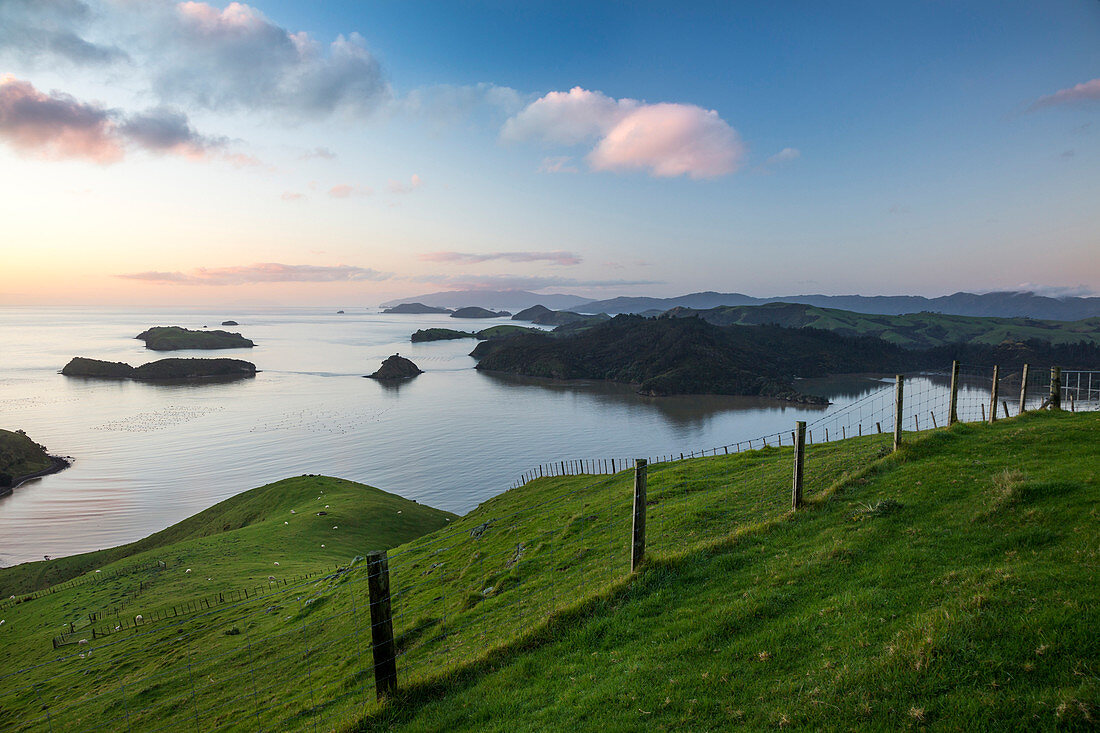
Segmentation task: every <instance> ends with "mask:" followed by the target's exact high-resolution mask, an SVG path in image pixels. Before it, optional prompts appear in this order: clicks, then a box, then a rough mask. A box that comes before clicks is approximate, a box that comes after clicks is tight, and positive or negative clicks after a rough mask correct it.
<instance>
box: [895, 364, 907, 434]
mask: <svg viewBox="0 0 1100 733" xmlns="http://www.w3.org/2000/svg"><path fill="white" fill-rule="evenodd" d="M894 379H895V382H896V386H895V387H894V450H897V449H898V448H900V447H901V409H902V404H903V403H904V401H905V398H904V394H905V377H903V376H902V375H900V374H897V375H895V376H894Z"/></svg>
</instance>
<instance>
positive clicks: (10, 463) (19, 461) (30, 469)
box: [0, 430, 51, 488]
mask: <svg viewBox="0 0 1100 733" xmlns="http://www.w3.org/2000/svg"><path fill="white" fill-rule="evenodd" d="M50 465H51V462H50V457H49V456H48V455H46V449H45V448H43V447H42V446H40V445H39V444H38V443H35V442H34V441H33V440H31V439H30V438H28V437H27V435H26V433H23V432H12V431H10V430H0V488H2V487H5V486H7V485H8V481H10V480H11V479H17V478H19V477H20V476H26V475H27V474H29V473H35V472H36V471H44V470H45V469H47V468H49V467H50ZM5 477H7V479H8V481H6V480H5Z"/></svg>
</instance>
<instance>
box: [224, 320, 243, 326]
mask: <svg viewBox="0 0 1100 733" xmlns="http://www.w3.org/2000/svg"><path fill="white" fill-rule="evenodd" d="M222 325H223V326H239V325H241V324H239V323H237V322H236V321H222Z"/></svg>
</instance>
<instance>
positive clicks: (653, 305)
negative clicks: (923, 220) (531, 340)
mask: <svg viewBox="0 0 1100 733" xmlns="http://www.w3.org/2000/svg"><path fill="white" fill-rule="evenodd" d="M777 302H782V303H802V304H805V305H814V306H818V307H820V308H836V309H840V310H847V311H854V312H856V313H874V314H881V315H903V314H906V313H920V312H923V311H929V312H933V313H945V314H949V315H956V316H997V317H1001V318H1043V319H1048V320H1054V321H1077V320H1080V319H1082V318H1092V317H1094V316H1100V298H1095V297H1093V298H1080V297H1072V298H1049V297H1046V296H1043V295H1036V294H1035V293H1031V292H1001V293H984V294H982V295H978V294H975V293H955V294H954V295H944V296H941V297H938V298H925V297H922V296H919V295H874V296H867V295H783V296H779V297H775V298H754V297H752V296H751V295H744V294H742V293H715V292H705V293H691V294H689V295H681V296H678V297H675V298H647V297H638V298H629V297H620V298H612V299H610V300H595V301H591V302H588V303H584V304H582V305H573V306H569V310H572V311H577V312H580V313H609V314H618V313H648V312H650V311H660V312H664V311H667V310H671V309H672V308H691V309H693V310H708V309H710V308H717V307H719V306H738V305H766V304H768V303H777ZM543 305H549V304H547V303H543Z"/></svg>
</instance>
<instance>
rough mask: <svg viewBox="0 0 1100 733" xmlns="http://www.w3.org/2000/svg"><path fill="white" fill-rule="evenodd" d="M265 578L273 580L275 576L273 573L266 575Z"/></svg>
mask: <svg viewBox="0 0 1100 733" xmlns="http://www.w3.org/2000/svg"><path fill="white" fill-rule="evenodd" d="M267 579H268V580H275V576H274V575H269V576H267Z"/></svg>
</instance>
